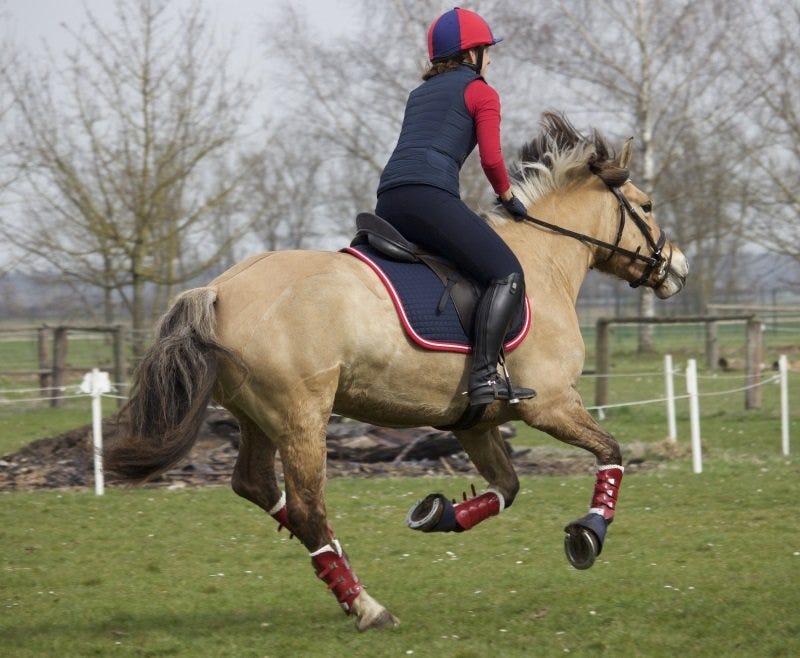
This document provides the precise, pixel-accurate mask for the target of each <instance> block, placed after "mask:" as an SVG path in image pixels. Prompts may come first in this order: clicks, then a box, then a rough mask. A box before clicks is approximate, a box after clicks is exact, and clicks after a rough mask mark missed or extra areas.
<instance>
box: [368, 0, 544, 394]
mask: <svg viewBox="0 0 800 658" xmlns="http://www.w3.org/2000/svg"><path fill="white" fill-rule="evenodd" d="M499 41H501V39H499V38H495V37H494V36H493V35H492V31H491V29H490V28H489V25H488V24H487V23H486V21H484V20H483V19H482V18H481V17H480V16H479V15H478V14H476V13H474V12H471V11H467V10H466V9H461V8H459V7H456V8H454V9H451V10H450V11H447V12H445V13H444V14H442V15H441V16H440V17H439V18H437V19H436V20H435V21H434V22H433V24H432V25H431V26H430V28H429V29H428V55H429V58H430V61H431V65H430V68H429V69H428V70H427V71H426V72H425V74H424V75H423V76H422V79H423V80H424V82H423V83H422V84H421V85H420V86H419V87H417V88H416V89H414V90H413V91H412V92H411V94H410V95H409V98H408V102H407V104H406V109H405V116H404V118H403V126H402V129H401V131H400V137H399V139H398V142H397V146H396V147H395V149H394V152H393V153H392V155H391V157H390V158H389V162H388V163H387V165H386V168H385V169H384V170H383V173H382V175H381V178H380V183H379V185H378V203H377V206H376V214H378V215H379V216H381V217H383V218H384V219H386V220H387V221H388V222H389V223H390V224H392V225H393V226H394V227H395V228H396V229H397V230H398V231H400V233H402V234H403V235H404V236H405V237H406V238H408V239H409V240H411V241H413V242H416V243H417V244H419V245H421V246H423V247H425V248H427V249H429V250H431V251H433V252H435V253H438V254H441V255H442V256H444V257H446V258H448V259H450V260H451V261H452V262H454V263H455V264H456V265H457V266H458V267H459V268H461V269H463V270H464V271H466V272H467V273H469V274H470V275H471V276H472V277H473V278H474V279H475V280H477V281H478V282H479V283H481V284H482V285H484V286H485V287H486V291H485V292H484V294H483V296H482V297H481V299H480V301H479V303H478V309H477V312H476V314H475V327H474V336H475V338H474V342H475V345H474V348H473V360H472V369H471V372H470V377H469V391H468V392H469V396H470V404H471V405H481V404H487V403H489V402H492V401H493V400H508V399H509V391H508V388H507V385H506V382H505V381H504V380H502V379H501V378H500V377H499V376H498V372H497V362H498V358H499V354H500V350H501V348H502V345H503V339H504V337H505V334H506V332H507V331H508V328H509V325H510V323H511V320H512V319H513V318H514V315H515V313H516V312H517V310H518V309H519V308H520V305H521V304H522V303H523V300H524V299H525V282H524V279H523V273H522V267H521V266H520V264H519V261H518V260H517V258H516V256H515V255H514V254H513V252H512V251H511V249H509V248H508V246H507V245H506V244H505V242H504V241H503V240H502V239H501V238H500V236H499V235H497V233H495V231H494V230H493V229H492V228H491V227H490V226H489V225H488V224H487V223H486V222H485V221H484V220H483V219H481V217H479V216H478V215H477V214H475V213H474V212H473V211H472V210H470V209H469V208H468V207H467V205H466V204H465V203H464V202H463V201H462V200H461V198H460V192H459V172H460V170H461V165H462V164H463V163H464V160H465V159H466V158H467V156H468V155H469V154H470V153H471V152H472V150H473V149H474V148H475V145H476V144H477V145H478V150H479V153H480V160H481V166H482V167H483V171H484V172H485V174H486V177H487V178H488V179H489V182H490V183H491V185H492V188H493V189H494V191H495V193H496V194H497V195H498V200H499V201H500V202H501V203H502V204H503V206H504V207H505V208H506V210H507V211H508V212H509V213H510V214H511V215H512V217H514V218H515V219H521V218H522V217H524V216H525V214H526V211H525V207H524V206H523V204H522V203H521V202H520V201H519V199H517V198H516V197H515V196H514V195H513V194H512V192H511V185H510V183H509V179H508V172H507V171H506V165H505V162H504V160H503V154H502V151H501V149H500V98H499V96H498V94H497V92H496V91H495V90H494V89H493V88H492V87H490V86H489V85H488V84H487V83H486V81H485V80H484V78H483V76H484V74H485V72H486V67H487V66H488V65H489V62H490V58H489V52H488V48H489V46H493V45H494V44H496V43H498V42H499ZM533 395H534V392H533V391H532V390H530V389H526V388H514V389H513V391H512V399H513V398H530V397H533Z"/></svg>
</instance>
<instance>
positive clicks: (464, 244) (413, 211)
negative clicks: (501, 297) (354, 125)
mask: <svg viewBox="0 0 800 658" xmlns="http://www.w3.org/2000/svg"><path fill="white" fill-rule="evenodd" d="M375 213H376V214H377V215H378V216H380V217H382V218H383V219H385V220H386V221H387V222H389V223H390V224H391V225H392V226H394V227H395V228H396V229H397V230H398V231H400V233H402V234H403V235H404V236H405V237H406V238H407V239H409V240H411V242H414V243H416V244H418V245H419V246H420V247H424V248H425V249H428V250H429V251H431V252H433V253H436V254H439V255H441V256H444V257H445V258H447V259H449V260H451V261H452V262H453V263H455V264H456V265H457V266H458V267H459V268H460V269H462V270H464V271H465V272H467V273H468V274H470V275H471V276H472V277H473V278H475V279H476V280H477V281H478V282H479V283H482V284H484V285H488V284H489V283H491V282H492V281H493V280H495V279H505V278H506V277H507V276H508V275H509V274H513V273H515V272H516V273H518V274H520V275H522V267H521V266H520V264H519V261H518V260H517V257H516V256H515V255H514V253H513V252H512V251H511V249H509V248H508V245H507V244H506V243H505V242H504V241H503V239H502V238H501V237H500V236H499V235H497V233H496V232H495V231H494V229H493V228H492V227H491V226H489V225H488V224H487V223H486V222H485V221H484V220H483V219H481V217H479V216H478V215H477V214H475V213H474V212H473V211H472V210H470V209H469V208H468V207H467V205H466V204H465V203H464V202H463V201H462V200H461V199H459V198H458V197H456V196H453V195H452V194H450V193H448V192H445V191H444V190H440V189H439V188H436V187H431V186H430V185H403V186H400V187H393V188H391V189H388V190H386V191H385V192H383V193H381V195H380V196H379V197H378V204H377V206H376V208H375Z"/></svg>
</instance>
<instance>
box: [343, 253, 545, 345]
mask: <svg viewBox="0 0 800 658" xmlns="http://www.w3.org/2000/svg"><path fill="white" fill-rule="evenodd" d="M342 251H344V252H345V253H348V254H351V255H352V256H355V257H356V258H358V259H360V260H361V261H363V262H364V263H366V264H367V265H369V267H370V268H372V270H373V271H374V272H375V273H376V274H377V275H378V277H379V278H380V280H381V281H382V282H383V284H384V285H385V286H386V290H387V291H388V292H389V295H390V296H391V298H392V302H394V306H395V309H396V310H397V314H398V316H399V317H400V322H401V323H402V325H403V328H404V329H405V331H406V333H407V334H408V335H409V337H410V338H411V339H412V340H413V341H414V342H415V343H417V344H418V345H420V346H421V347H424V348H426V349H429V350H436V351H443V352H463V353H468V352H471V351H472V336H471V328H470V333H469V334H468V333H467V331H466V330H465V329H464V327H463V326H462V324H461V319H460V318H459V315H458V312H457V311H456V307H455V305H454V304H453V300H452V299H450V297H449V296H448V297H447V298H446V303H444V304H441V302H442V299H443V295H444V293H445V286H444V284H443V283H442V281H441V279H440V278H439V277H438V276H437V275H436V274H435V273H434V272H433V271H432V270H431V269H430V268H429V267H428V266H427V265H425V264H424V263H406V262H400V261H396V260H392V259H390V258H387V257H386V256H385V255H384V254H382V253H380V252H379V251H376V250H375V249H373V248H372V247H370V246H369V245H367V244H359V245H356V246H351V247H346V248H345V249H343V250H342ZM530 325H531V309H530V303H529V301H528V298H527V296H526V297H525V304H524V308H523V309H522V312H521V313H519V314H518V316H517V318H516V319H515V321H514V322H513V323H512V326H511V328H510V330H509V332H508V334H506V342H505V345H504V347H505V350H506V351H507V352H508V351H511V350H513V349H514V348H515V347H517V346H518V345H519V344H520V343H521V342H522V341H523V340H524V338H525V336H526V335H527V334H528V331H529V329H530Z"/></svg>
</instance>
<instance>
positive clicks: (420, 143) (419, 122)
mask: <svg viewBox="0 0 800 658" xmlns="http://www.w3.org/2000/svg"><path fill="white" fill-rule="evenodd" d="M478 77H479V76H478V74H477V73H475V72H474V71H473V70H472V69H470V68H468V67H466V66H460V67H459V68H457V69H454V70H452V71H448V72H447V73H440V74H439V75H436V76H434V77H432V78H430V79H429V80H426V81H425V82H423V83H422V84H421V85H420V86H419V87H417V88H416V89H415V90H414V91H412V92H411V94H410V95H409V97H408V103H407V104H406V113H405V117H404V118H403V127H402V129H401V130H400V138H399V139H398V141H397V146H396V147H395V149H394V152H393V153H392V156H391V158H389V162H388V163H387V164H386V167H385V168H384V170H383V173H382V174H381V179H380V183H379V185H378V194H380V193H381V192H384V191H385V190H388V189H391V188H393V187H398V186H400V185H414V184H421V185H432V186H433V187H438V188H441V189H443V190H446V191H448V192H450V193H451V194H453V195H455V196H460V194H459V180H458V175H459V172H460V171H461V165H463V164H464V160H466V159H467V156H468V155H469V154H470V153H472V150H473V149H474V148H475V144H476V143H477V139H476V137H475V123H474V121H473V119H472V116H471V115H470V113H469V111H468V110H467V105H466V103H465V102H464V90H465V89H466V87H467V85H468V84H469V83H470V82H472V81H473V80H476V79H477V78H478Z"/></svg>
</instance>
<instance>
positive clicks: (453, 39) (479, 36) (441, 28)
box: [428, 7, 503, 62]
mask: <svg viewBox="0 0 800 658" xmlns="http://www.w3.org/2000/svg"><path fill="white" fill-rule="evenodd" d="M502 40H503V39H502V38H500V37H495V36H494V35H493V34H492V30H491V28H490V27H489V24H488V23H487V22H486V21H485V20H483V19H482V18H481V17H480V16H478V14H476V13H475V12H474V11H469V10H468V9H461V7H454V8H453V9H451V10H450V11H446V12H445V13H443V14H442V15H441V16H439V18H437V19H436V20H435V21H433V23H431V26H430V27H429V28H428V57H429V58H430V60H431V61H432V62H436V61H440V60H443V59H447V58H448V57H452V56H453V55H457V54H458V53H460V52H461V51H463V50H469V49H470V48H477V47H479V46H493V45H494V44H496V43H498V42H500V41H502Z"/></svg>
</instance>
